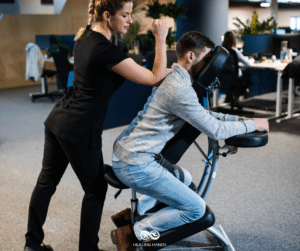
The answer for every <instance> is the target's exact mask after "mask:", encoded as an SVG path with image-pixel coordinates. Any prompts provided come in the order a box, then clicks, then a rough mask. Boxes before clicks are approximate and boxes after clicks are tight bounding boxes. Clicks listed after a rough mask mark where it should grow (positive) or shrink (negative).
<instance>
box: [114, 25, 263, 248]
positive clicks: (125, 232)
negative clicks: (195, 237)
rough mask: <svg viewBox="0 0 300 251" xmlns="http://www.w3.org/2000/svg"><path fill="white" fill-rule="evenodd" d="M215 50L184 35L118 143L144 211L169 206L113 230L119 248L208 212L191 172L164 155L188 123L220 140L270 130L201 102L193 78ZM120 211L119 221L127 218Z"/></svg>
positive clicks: (120, 172) (118, 158)
mask: <svg viewBox="0 0 300 251" xmlns="http://www.w3.org/2000/svg"><path fill="white" fill-rule="evenodd" d="M212 48H213V43H212V42H211V40H210V39H209V38H207V37H205V36H204V35H203V34H202V33H200V32H198V31H192V32H188V33H186V34H184V35H183V36H182V37H181V38H180V39H179V41H178V43H177V46H176V51H177V56H178V62H177V63H174V64H173V66H172V70H171V71H169V72H168V73H167V77H166V79H165V80H164V81H163V82H162V84H161V85H160V86H159V87H154V88H153V91H152V94H151V96H150V97H149V98H148V101H147V103H146V104H145V106H144V109H143V110H142V111H140V112H139V113H138V114H137V116H136V118H135V119H134V120H133V121H132V122H131V124H130V125H129V126H128V127H127V129H125V130H124V131H123V132H122V133H121V135H120V136H119V137H118V138H117V139H116V141H115V143H114V147H113V155H112V160H113V162H112V167H113V171H114V173H115V175H116V176H117V178H118V179H120V181H122V182H123V183H124V184H125V185H127V186H129V187H131V188H133V189H135V190H136V191H137V192H138V193H141V194H144V196H143V197H142V198H141V199H140V200H139V205H138V212H139V214H140V215H142V214H144V213H145V212H147V211H148V210H149V209H151V208H152V207H153V206H154V205H155V204H156V202H158V201H159V202H163V203H165V204H167V205H168V206H167V207H165V208H163V209H161V210H159V211H157V212H155V213H153V214H151V215H146V217H145V218H143V219H142V220H138V221H137V222H136V223H135V224H134V225H133V226H132V225H131V224H130V223H129V222H130V221H129V222H128V225H125V226H124V225H123V226H122V227H119V228H117V229H116V230H114V231H112V239H113V242H116V244H117V247H118V250H120V251H129V250H135V248H134V243H136V242H138V241H141V240H142V235H143V231H148V232H152V231H158V232H165V231H167V230H169V229H173V228H176V227H178V226H181V225H184V224H187V223H191V222H194V221H196V220H199V219H200V218H201V217H202V216H203V215H204V213H205V207H206V205H205V202H204V200H203V199H202V198H201V197H200V196H198V195H197V194H196V193H195V192H194V191H193V190H191V189H190V188H189V187H188V185H189V184H190V183H191V181H192V178H191V175H190V174H189V172H188V171H187V170H185V169H183V168H181V167H179V166H177V165H172V164H170V163H169V162H168V161H167V160H165V159H164V158H163V157H162V156H161V155H160V153H161V151H162V149H163V148H164V146H165V145H166V143H167V142H168V141H169V140H170V139H171V138H172V137H173V136H174V135H175V134H176V133H177V132H178V131H179V130H180V129H181V128H182V126H183V125H184V124H185V123H186V122H188V123H190V124H191V125H192V126H194V127H195V128H197V129H198V130H199V131H201V132H203V133H205V134H206V135H208V136H209V137H210V138H212V139H215V140H220V139H226V138H229V137H232V136H235V135H238V134H243V133H247V132H253V131H255V130H259V131H268V130H269V126H268V122H267V120H266V119H246V120H244V121H238V120H239V117H238V116H233V115H228V114H226V115H225V114H222V113H215V112H208V111H207V110H205V109H204V108H203V107H202V105H201V104H200V103H199V100H198V97H197V94H196V92H195V90H194V89H193V87H192V81H193V80H192V77H193V76H194V75H195V73H196V69H197V68H198V66H199V65H200V64H201V63H203V61H202V60H203V59H204V58H205V56H206V55H208V54H209V53H210V52H211V49H212ZM198 63H199V65H198ZM127 211H128V210H127ZM123 212H124V213H123V217H124V218H127V219H128V218H129V217H128V215H125V212H126V210H125V211H123ZM120 214H121V217H118V218H119V221H121V220H124V218H123V219H122V212H121V213H119V216H120ZM112 218H116V217H114V216H113V217H112ZM114 223H115V224H116V222H115V221H114ZM123 223H124V221H123ZM116 225H117V226H118V225H119V224H118V223H117V224H116Z"/></svg>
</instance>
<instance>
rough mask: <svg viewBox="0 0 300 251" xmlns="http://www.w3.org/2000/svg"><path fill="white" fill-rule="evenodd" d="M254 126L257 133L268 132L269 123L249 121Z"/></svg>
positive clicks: (256, 120)
mask: <svg viewBox="0 0 300 251" xmlns="http://www.w3.org/2000/svg"><path fill="white" fill-rule="evenodd" d="M251 120H252V121H253V122H254V123H255V125H256V131H258V132H268V131H269V122H268V120H267V119H256V118H252V119H251Z"/></svg>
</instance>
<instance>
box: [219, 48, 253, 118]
mask: <svg viewBox="0 0 300 251" xmlns="http://www.w3.org/2000/svg"><path fill="white" fill-rule="evenodd" d="M227 50H228V52H229V58H228V60H227V62H226V65H225V67H224V69H223V70H222V72H221V73H220V75H219V76H218V79H219V81H220V84H221V86H220V92H222V93H225V94H226V100H225V102H229V104H230V113H231V114H238V115H240V114H241V113H244V114H246V113H247V116H253V115H254V113H249V112H245V111H243V110H242V107H241V105H240V104H239V97H240V96H243V95H246V93H247V90H248V88H249V87H250V85H251V82H250V81H242V80H239V76H238V75H239V65H238V58H237V55H236V52H235V51H234V50H233V49H227ZM235 107H237V108H238V110H234V109H235ZM217 110H218V111H220V112H223V111H224V112H228V109H225V108H221V107H218V108H217Z"/></svg>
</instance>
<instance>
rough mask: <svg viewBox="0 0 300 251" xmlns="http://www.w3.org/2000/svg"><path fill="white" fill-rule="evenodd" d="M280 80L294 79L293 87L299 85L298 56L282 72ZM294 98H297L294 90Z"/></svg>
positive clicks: (299, 60)
mask: <svg viewBox="0 0 300 251" xmlns="http://www.w3.org/2000/svg"><path fill="white" fill-rule="evenodd" d="M281 77H282V78H292V79H295V85H297V86H299V85H300V56H297V57H296V58H294V60H293V61H292V62H290V63H289V64H288V65H287V66H286V67H285V69H284V70H283V72H282V76H281ZM294 94H295V96H299V95H298V94H297V92H296V89H295V90H294Z"/></svg>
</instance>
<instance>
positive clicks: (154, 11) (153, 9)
mask: <svg viewBox="0 0 300 251" xmlns="http://www.w3.org/2000/svg"><path fill="white" fill-rule="evenodd" d="M146 6H147V8H144V9H143V10H146V17H151V18H153V19H159V18H160V17H161V15H162V13H163V9H164V7H163V4H161V3H160V2H159V0H152V1H150V2H149V3H147V4H146Z"/></svg>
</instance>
